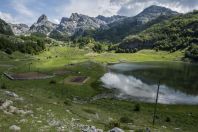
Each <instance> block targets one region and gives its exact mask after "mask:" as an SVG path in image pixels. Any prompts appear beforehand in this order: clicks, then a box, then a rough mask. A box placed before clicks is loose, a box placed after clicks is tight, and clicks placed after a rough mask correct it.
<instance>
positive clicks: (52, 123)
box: [48, 119, 62, 127]
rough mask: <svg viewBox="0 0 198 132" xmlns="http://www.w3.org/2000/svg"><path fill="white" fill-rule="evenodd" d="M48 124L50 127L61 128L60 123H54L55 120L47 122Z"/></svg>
mask: <svg viewBox="0 0 198 132" xmlns="http://www.w3.org/2000/svg"><path fill="white" fill-rule="evenodd" d="M48 124H49V125H50V126H52V127H60V126H62V123H61V122H60V121H56V120H54V119H53V120H49V121H48Z"/></svg>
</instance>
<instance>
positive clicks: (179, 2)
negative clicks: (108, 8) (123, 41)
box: [111, 0, 198, 16]
mask: <svg viewBox="0 0 198 132" xmlns="http://www.w3.org/2000/svg"><path fill="white" fill-rule="evenodd" d="M121 1H122V0H111V2H113V3H114V4H115V3H118V4H119V5H121V7H120V9H119V10H118V12H117V13H118V14H120V15H127V16H134V15H136V14H138V13H139V12H141V11H142V10H143V9H145V8H146V7H149V6H151V5H159V6H164V7H167V8H170V9H172V10H174V11H177V12H180V13H186V12H189V11H192V10H194V9H198V0H127V2H121ZM120 2H121V4H120Z"/></svg>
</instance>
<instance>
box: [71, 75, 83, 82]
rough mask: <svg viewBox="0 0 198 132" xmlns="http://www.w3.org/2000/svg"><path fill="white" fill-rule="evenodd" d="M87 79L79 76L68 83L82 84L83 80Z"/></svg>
mask: <svg viewBox="0 0 198 132" xmlns="http://www.w3.org/2000/svg"><path fill="white" fill-rule="evenodd" d="M86 79H87V77H85V76H79V77H74V78H72V79H71V80H70V82H74V83H83V82H84V81H85V80H86Z"/></svg>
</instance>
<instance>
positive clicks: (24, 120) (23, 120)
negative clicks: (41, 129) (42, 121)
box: [19, 119, 27, 123]
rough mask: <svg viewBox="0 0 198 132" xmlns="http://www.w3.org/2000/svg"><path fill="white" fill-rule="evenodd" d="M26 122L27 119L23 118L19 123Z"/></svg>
mask: <svg viewBox="0 0 198 132" xmlns="http://www.w3.org/2000/svg"><path fill="white" fill-rule="evenodd" d="M25 122H27V119H21V120H20V121H19V123H25Z"/></svg>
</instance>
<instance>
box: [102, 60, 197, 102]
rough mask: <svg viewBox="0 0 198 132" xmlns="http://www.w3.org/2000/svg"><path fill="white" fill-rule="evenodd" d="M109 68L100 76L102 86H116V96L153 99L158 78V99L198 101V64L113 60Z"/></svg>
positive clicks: (147, 100) (165, 100)
mask: <svg viewBox="0 0 198 132" xmlns="http://www.w3.org/2000/svg"><path fill="white" fill-rule="evenodd" d="M184 69H186V70H184ZM110 70H111V72H108V73H106V74H105V75H104V76H103V77H102V78H101V80H102V82H103V83H104V86H105V87H107V88H116V89H117V90H119V91H120V92H119V94H118V95H117V96H118V97H119V98H127V99H128V98H132V99H138V100H141V101H146V102H154V100H155V96H156V91H157V90H156V89H157V85H156V82H158V80H159V78H160V79H162V85H161V86H160V93H159V103H163V104H198V94H197V91H198V87H197V86H198V84H197V81H196V79H197V76H198V75H197V74H196V73H197V66H195V67H192V66H191V65H190V66H188V65H186V64H185V65H184V64H179V65H178V64H177V65H169V64H166V65H165V64H163V65H162V64H157V65H156V64H152V63H149V64H139V63H137V64H116V65H113V66H111V67H110ZM192 70H193V71H192Z"/></svg>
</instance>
